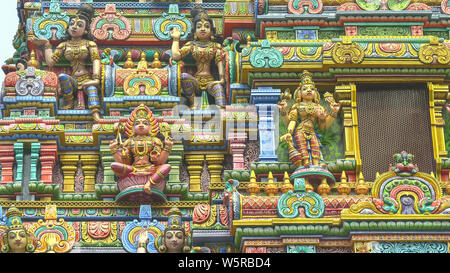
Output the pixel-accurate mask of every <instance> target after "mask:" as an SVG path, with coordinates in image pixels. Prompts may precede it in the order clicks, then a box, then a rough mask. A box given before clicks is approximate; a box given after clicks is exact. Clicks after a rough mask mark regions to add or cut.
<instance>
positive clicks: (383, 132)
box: [356, 84, 435, 181]
mask: <svg viewBox="0 0 450 273" xmlns="http://www.w3.org/2000/svg"><path fill="white" fill-rule="evenodd" d="M428 93H429V91H428V88H427V86H426V85H425V84H370V85H369V84H361V85H358V86H357V93H356V100H357V107H358V109H357V111H358V112H357V113H358V129H359V145H360V149H361V161H362V172H363V174H364V176H365V178H366V180H367V181H373V180H374V179H375V174H376V172H379V173H380V174H381V173H383V172H386V171H387V169H388V166H389V164H390V163H393V162H394V161H393V159H392V156H393V155H394V154H396V153H399V152H401V151H407V152H408V153H411V154H414V162H415V163H417V165H418V167H419V171H422V172H428V173H430V172H432V171H434V169H435V161H434V159H433V146H432V145H433V144H432V138H431V124H430V111H429V102H428Z"/></svg>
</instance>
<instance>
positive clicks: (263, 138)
mask: <svg viewBox="0 0 450 273" xmlns="http://www.w3.org/2000/svg"><path fill="white" fill-rule="evenodd" d="M280 96H281V91H280V89H272V87H259V88H258V89H252V92H251V95H250V103H251V104H255V105H256V108H257V111H258V117H259V123H258V132H259V144H260V150H261V152H260V154H259V161H269V162H271V161H278V157H277V155H276V154H275V150H276V149H277V146H278V142H279V139H278V131H277V130H278V127H277V125H278V120H276V119H278V106H277V105H276V103H277V102H278V101H279V100H280Z"/></svg>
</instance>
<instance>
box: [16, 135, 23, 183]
mask: <svg viewBox="0 0 450 273" xmlns="http://www.w3.org/2000/svg"><path fill="white" fill-rule="evenodd" d="M14 154H15V157H16V182H21V181H22V178H23V143H22V142H17V143H14Z"/></svg>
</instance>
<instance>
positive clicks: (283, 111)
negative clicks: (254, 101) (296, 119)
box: [277, 101, 287, 116]
mask: <svg viewBox="0 0 450 273" xmlns="http://www.w3.org/2000/svg"><path fill="white" fill-rule="evenodd" d="M277 106H278V109H280V114H281V115H282V116H285V115H286V108H287V102H286V101H281V102H279V103H278V104H277Z"/></svg>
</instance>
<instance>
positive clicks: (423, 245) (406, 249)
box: [372, 242, 448, 253]
mask: <svg viewBox="0 0 450 273" xmlns="http://www.w3.org/2000/svg"><path fill="white" fill-rule="evenodd" d="M372 252H373V253H448V245H447V243H441V242H431V243H428V242H414V243H412V242H374V243H372Z"/></svg>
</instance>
